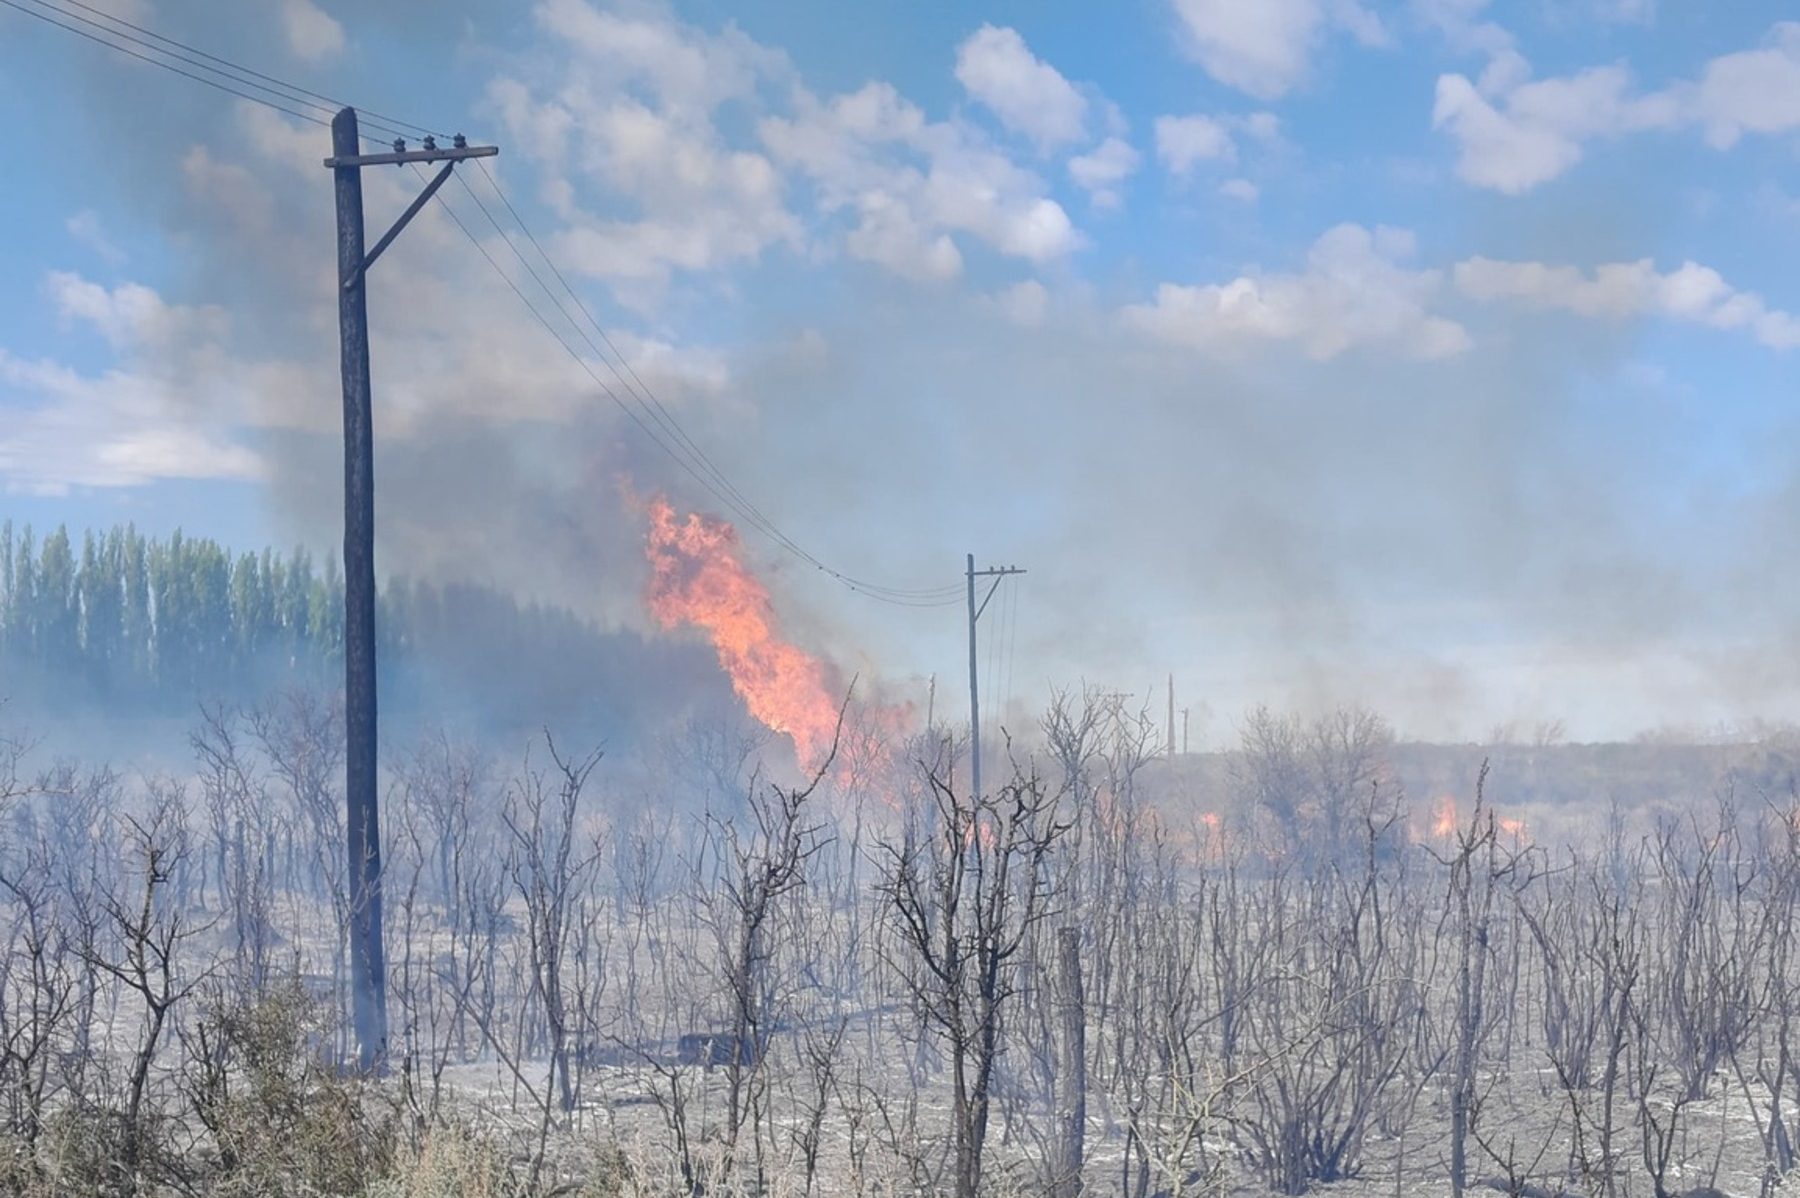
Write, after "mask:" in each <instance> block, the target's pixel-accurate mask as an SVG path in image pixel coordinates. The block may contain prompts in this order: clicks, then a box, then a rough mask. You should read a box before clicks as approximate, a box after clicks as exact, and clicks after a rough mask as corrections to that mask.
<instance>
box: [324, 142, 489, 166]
mask: <svg viewBox="0 0 1800 1198" xmlns="http://www.w3.org/2000/svg"><path fill="white" fill-rule="evenodd" d="M499 152H500V147H499V146H463V147H461V148H459V149H450V150H396V151H393V152H391V153H387V154H334V155H332V156H331V157H330V158H327V159H326V160H325V165H326V166H328V167H332V168H334V169H335V168H337V167H340V166H389V165H392V166H404V165H405V164H407V163H409V162H461V161H462V160H463V159H465V158H492V157H493V156H494V155H496V154H498V153H499Z"/></svg>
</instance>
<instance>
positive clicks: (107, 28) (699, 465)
mask: <svg viewBox="0 0 1800 1198" xmlns="http://www.w3.org/2000/svg"><path fill="white" fill-rule="evenodd" d="M26 3H30V4H32V5H35V7H26ZM26 3H21V2H20V0H0V5H5V6H6V7H8V8H11V9H13V10H15V11H17V12H21V13H24V14H25V15H26V16H30V17H35V18H37V19H38V20H40V21H43V22H45V23H46V24H49V25H53V26H55V27H56V28H59V29H62V30H64V31H66V32H69V33H73V34H75V35H76V36H78V37H82V38H85V39H87V40H88V41H91V42H95V43H97V44H99V45H102V46H105V47H107V48H108V49H110V50H114V51H117V52H118V53H121V54H125V55H128V56H130V57H131V58H134V59H136V60H138V61H140V62H144V63H148V64H149V65H151V66H155V67H160V68H162V69H163V70H166V71H169V72H171V73H173V74H176V75H180V76H182V77H183V78H186V79H190V80H193V81H194V82H196V83H201V84H204V85H205V86H207V87H211V88H214V89H215V90H218V91H221V92H224V93H227V94H229V95H232V96H235V97H237V98H239V99H243V100H248V101H250V102H252V103H255V104H260V105H262V106H263V107H265V108H270V109H273V110H274V111H276V112H280V113H283V114H284V115H287V116H291V117H294V118H295V119H297V120H302V121H308V122H311V123H313V124H316V125H322V126H329V124H330V121H329V120H328V119H326V117H324V116H321V115H318V114H319V113H326V114H334V113H335V111H336V110H337V109H338V108H342V107H348V105H346V104H345V103H344V102H343V101H341V100H338V99H335V98H333V97H331V96H328V95H325V94H324V93H321V92H316V91H312V90H311V89H308V88H304V87H300V86H299V85H297V84H293V83H289V82H287V81H285V80H282V79H279V78H277V77H275V76H273V75H268V74H265V73H264V72H261V71H257V70H253V69H252V68H249V67H246V66H243V65H242V64H239V63H236V62H234V61H232V60H230V59H228V58H223V57H221V56H219V55H216V54H212V53H209V52H207V51H205V50H201V49H199V48H198V47H195V46H192V45H189V44H188V43H186V42H183V41H179V40H177V39H175V38H170V37H167V36H165V35H163V34H160V33H157V32H155V31H154V30H151V29H147V28H145V27H144V26H142V25H137V24H133V23H132V22H130V21H127V20H125V19H124V18H122V17H115V16H113V15H111V14H109V13H106V12H104V11H102V10H100V9H98V8H95V7H93V6H91V5H89V4H87V3H84V2H83V0H60V3H53V2H52V0H26ZM61 3H66V4H68V5H70V6H72V7H73V8H76V9H80V10H82V11H83V12H87V13H91V14H94V16H95V17H99V18H101V19H102V20H104V21H106V22H110V24H102V23H101V21H100V20H94V19H91V18H89V17H85V16H82V15H81V14H80V13H79V12H74V11H70V10H69V9H68V8H63V7H60V4H61ZM59 18H60V19H59ZM70 22H74V23H70ZM83 26H86V28H83ZM115 26H117V27H115ZM126 31H130V32H126ZM134 34H136V35H142V36H134ZM133 46H136V47H138V49H133ZM214 64H216V65H214ZM184 68H192V69H191V70H190V69H184ZM245 89H249V90H245ZM257 92H261V93H264V94H262V95H258V94H255V93H257ZM305 109H312V110H314V111H311V112H309V111H304V110H305ZM358 111H359V115H367V116H370V117H374V118H375V119H374V120H371V121H370V122H369V124H370V125H371V126H373V127H376V128H381V129H384V130H386V131H388V132H390V133H394V134H395V135H397V136H404V134H403V133H402V128H404V129H411V130H415V131H418V132H420V133H425V134H432V131H431V130H430V129H428V128H427V127H426V126H423V125H419V124H416V123H413V122H411V121H403V120H399V119H398V118H390V117H383V116H381V115H380V114H379V113H373V112H368V113H365V112H364V111H363V110H358ZM365 140H367V141H370V142H375V141H377V139H375V138H367V137H365ZM478 165H479V163H478ZM414 170H415V172H416V171H417V167H416V166H415V168H414ZM482 174H483V177H484V178H486V179H487V181H488V185H489V187H491V188H492V189H493V191H494V194H495V195H496V196H498V197H499V199H500V201H501V203H502V204H503V205H504V206H505V208H506V210H507V212H508V213H509V214H510V215H511V217H512V219H513V221H514V222H515V223H516V224H517V225H518V227H519V229H520V231H521V232H523V233H524V235H525V237H526V239H527V240H528V241H529V242H530V243H531V246H532V248H533V249H534V250H535V251H536V252H537V255H538V257H539V258H540V259H542V261H543V262H544V264H545V266H546V267H547V268H548V269H549V271H550V273H551V275H552V276H553V277H554V278H555V279H556V281H557V283H558V284H559V285H560V286H561V288H562V290H563V292H564V293H565V294H566V295H568V297H569V299H570V301H571V302H572V303H573V305H574V307H575V309H576V310H577V311H579V312H580V313H581V315H582V316H583V317H584V318H585V319H586V322H587V324H588V325H589V326H591V327H592V328H593V330H594V332H595V333H597V334H598V335H599V338H600V341H599V342H598V343H596V341H595V340H594V338H593V337H591V336H589V335H588V334H587V332H586V330H585V329H584V328H583V326H582V324H581V322H580V321H578V320H576V319H575V317H574V315H572V314H571V313H570V311H569V309H568V307H566V306H565V305H564V304H563V302H562V300H560V299H559V298H558V297H557V294H556V292H555V291H554V290H552V289H551V287H550V286H549V284H548V283H546V282H545V281H544V279H543V277H542V276H541V275H539V273H538V271H537V269H536V268H535V267H534V266H533V265H532V264H531V262H530V260H529V259H528V258H526V256H525V254H524V253H523V252H522V251H521V250H520V249H519V247H518V245H517V244H515V243H514V241H513V239H512V237H511V235H510V234H508V233H507V231H506V230H505V229H504V228H503V227H502V226H501V225H500V223H499V221H498V220H497V219H496V218H495V217H494V214H493V213H492V212H491V211H490V210H489V209H488V207H487V205H486V204H485V203H483V202H482V200H481V197H480V196H478V195H477V194H476V193H475V191H474V189H472V188H470V187H469V185H468V183H467V182H466V181H465V180H463V178H462V177H461V176H460V175H459V176H457V181H458V183H460V184H461V185H462V187H463V189H464V191H465V192H466V193H467V194H468V195H469V198H470V199H472V200H473V201H474V202H475V204H476V206H477V207H478V208H479V209H480V211H481V213H482V215H483V216H484V217H486V219H487V221H488V223H489V224H490V225H492V226H493V227H494V229H495V231H496V232H497V233H499V234H500V237H501V240H502V241H503V242H504V243H505V245H506V246H507V248H508V249H509V250H510V251H511V252H512V254H513V256H514V257H515V258H517V259H518V261H519V263H520V264H521V265H522V266H524V267H525V269H526V271H527V273H529V274H530V276H531V278H532V280H533V282H535V283H536V284H537V286H538V287H539V289H541V290H542V291H543V292H544V294H545V296H547V297H548V298H549V299H550V301H551V302H552V303H553V304H554V305H555V306H556V309H557V312H558V313H559V314H560V315H561V316H562V318H563V320H565V321H566V322H567V323H568V325H569V327H570V328H572V329H573V330H574V332H575V334H576V335H577V336H578V337H580V338H581V340H582V341H584V342H585V343H586V344H587V346H588V348H589V349H590V350H592V351H593V355H594V356H595V357H597V358H599V359H600V361H602V362H603V363H605V364H606V367H607V369H608V370H609V371H610V372H611V373H612V375H613V377H614V378H615V379H616V380H617V381H618V383H619V386H620V388H621V389H623V390H624V391H625V393H626V394H627V395H629V396H630V397H631V399H632V401H634V403H635V405H636V407H634V406H633V404H631V403H627V402H626V401H625V400H623V399H621V398H620V396H619V394H618V392H617V391H615V390H614V389H613V387H612V386H610V385H609V384H608V383H607V382H606V380H605V379H603V378H601V377H600V375H599V374H598V373H596V372H595V370H594V369H593V367H592V365H591V364H590V363H589V361H588V359H587V358H586V357H584V356H583V355H582V354H581V353H580V351H579V350H577V349H576V347H575V346H574V345H572V344H570V342H569V340H568V339H567V338H566V337H565V336H563V334H562V333H561V332H559V331H558V330H557V329H556V328H555V327H554V325H553V323H552V322H551V321H550V320H549V319H548V318H547V317H546V316H545V314H544V313H543V311H542V310H541V309H540V308H539V307H538V306H537V305H536V304H534V303H533V302H532V301H531V299H530V298H529V297H528V296H527V295H526V294H525V292H524V291H523V290H522V289H521V288H520V286H519V284H518V283H517V282H516V281H514V279H513V278H512V277H511V276H510V275H508V274H507V272H506V271H505V270H504V269H503V268H502V267H501V266H500V264H499V263H498V262H497V261H496V260H495V259H494V257H493V256H492V255H491V254H490V253H489V252H488V250H487V247H486V246H484V245H483V244H482V243H481V240H480V239H479V238H478V237H476V236H475V234H474V233H473V232H472V231H471V230H470V229H469V228H468V226H467V224H466V223H465V222H464V221H463V219H462V218H461V217H460V216H459V215H458V214H457V213H456V211H455V209H454V208H452V207H451V206H450V203H449V201H448V199H447V198H446V197H445V196H444V195H443V194H442V193H441V192H440V193H439V194H438V195H437V196H436V199H437V200H438V202H439V203H440V204H442V205H443V208H444V211H445V213H446V214H447V215H448V216H449V217H450V219H451V221H452V223H454V224H455V225H456V227H457V229H458V230H459V231H460V232H461V233H462V234H463V236H464V237H465V238H467V239H468V240H469V241H470V243H471V244H473V245H474V246H475V247H476V249H477V251H478V252H479V253H480V254H481V257H482V258H483V260H485V261H486V262H487V264H488V266H489V267H490V268H491V269H492V270H493V271H494V272H495V273H496V274H498V275H499V276H500V278H501V280H502V281H503V282H504V283H506V285H507V287H508V288H509V289H510V290H511V291H512V292H513V294H514V295H515V296H517V297H518V299H519V301H520V302H521V303H522V304H524V306H525V308H526V311H527V312H529V313H530V314H531V316H532V318H533V319H535V320H536V321H537V322H538V324H540V325H541V326H543V328H544V330H545V331H546V332H548V333H549V334H550V335H551V336H552V337H553V338H554V339H555V340H556V342H557V343H558V344H559V345H561V346H562V348H563V350H564V352H566V353H567V354H568V355H569V356H570V357H571V358H572V359H574V361H575V362H576V364H577V365H579V366H580V367H581V368H582V370H583V371H584V372H585V373H586V374H587V375H588V377H589V378H591V379H592V380H593V382H594V384H595V385H596V386H598V387H599V388H600V390H601V391H602V393H603V394H605V395H606V396H607V398H608V399H610V400H611V401H612V402H613V403H614V404H615V405H617V406H618V407H619V409H620V410H621V411H623V412H624V413H625V414H626V415H627V416H628V417H629V418H630V419H631V420H632V421H633V422H634V423H635V424H636V425H637V426H638V427H639V428H640V429H641V430H642V431H643V432H644V433H645V435H646V436H648V437H649V438H650V439H651V440H652V441H653V442H654V443H655V444H656V445H657V446H658V448H660V449H662V450H663V452H665V453H667V454H668V455H669V456H670V457H671V458H672V459H673V460H674V461H675V462H676V463H677V464H678V465H680V466H681V467H682V468H683V469H684V470H685V471H686V472H687V473H688V474H689V475H691V476H692V477H693V478H694V480H695V481H696V482H698V483H699V484H700V485H701V486H702V487H703V488H704V489H705V490H706V491H707V492H708V493H710V494H711V495H713V496H714V498H716V499H717V500H718V501H719V502H720V503H722V504H723V505H725V506H726V507H727V508H728V509H729V510H730V511H731V512H732V513H733V514H735V515H736V516H738V517H739V518H740V519H742V520H743V521H744V522H746V523H748V524H749V525H750V526H751V527H753V528H755V529H756V530H757V531H759V532H761V533H762V534H763V535H764V536H766V537H768V538H769V539H770V540H771V541H773V542H774V543H775V544H776V545H777V546H778V547H779V548H782V549H784V550H786V551H787V552H789V553H791V554H793V555H794V556H795V557H797V558H799V559H800V560H802V561H804V562H806V563H808V564H809V565H812V566H813V567H815V568H816V569H818V570H819V571H820V572H822V573H824V574H826V575H827V576H829V577H831V578H833V579H834V580H836V581H837V582H839V583H841V584H842V585H843V586H845V587H846V588H848V589H849V590H851V591H853V592H855V593H858V594H861V595H864V596H866V597H868V598H872V599H877V600H880V601H881V602H885V603H891V604H895V605H898V606H909V607H937V606H949V605H950V604H953V603H955V602H957V599H956V595H957V593H958V592H959V590H960V588H959V587H957V586H955V585H946V586H942V587H930V588H920V589H906V588H899V587H889V586H884V585H881V584H878V583H873V582H869V581H868V580H866V579H861V578H857V577H855V576H854V575H850V574H846V573H844V572H842V571H839V570H837V569H835V568H833V567H832V566H829V565H827V564H826V563H825V562H824V561H822V560H820V559H819V558H818V557H816V556H815V555H813V554H812V553H810V552H808V551H807V550H806V549H805V548H804V547H803V546H801V545H800V544H799V543H798V542H796V541H794V540H793V538H792V537H790V536H789V535H788V534H787V533H786V532H784V531H783V530H782V529H781V527H780V526H779V525H777V524H776V523H775V522H774V521H773V520H772V519H770V518H769V517H768V516H767V515H765V514H764V513H763V512H762V510H761V509H760V508H758V507H757V506H756V504H755V503H754V502H752V501H751V500H750V499H749V498H748V497H747V496H745V495H744V493H743V492H742V491H741V490H739V489H738V487H737V486H736V485H735V484H734V483H733V482H732V481H731V479H730V478H729V477H728V476H727V475H726V474H725V472H724V471H723V470H722V469H720V468H719V466H718V465H717V463H715V462H714V461H713V460H712V458H711V457H710V456H708V455H707V453H706V451H705V450H704V449H703V448H701V446H700V445H699V443H698V442H696V441H695V440H694V438H693V437H692V436H690V435H689V434H688V432H687V430H686V429H685V428H684V427H683V426H682V424H681V422H680V421H679V420H678V419H677V418H676V417H675V415H674V413H673V412H671V411H670V410H669V409H668V407H667V406H666V405H665V404H664V403H663V402H662V401H661V400H660V399H659V398H658V397H657V396H656V394H655V392H654V391H652V390H651V388H650V387H649V386H648V385H647V384H646V383H645V382H644V381H643V379H642V378H641V377H640V376H639V375H638V373H637V371H636V370H635V369H634V368H633V367H632V365H631V363H630V360H629V359H628V358H627V357H626V356H625V355H624V353H622V352H621V351H620V350H619V348H618V346H617V345H616V344H615V343H614V341H613V340H612V338H611V336H610V335H609V334H608V333H607V331H606V329H605V327H604V326H602V325H601V324H600V322H599V321H598V320H597V319H596V318H595V317H594V314H593V312H592V311H591V309H589V307H588V305H587V304H586V303H585V302H583V301H582V299H581V297H580V296H579V295H578V294H577V293H576V291H575V290H574V288H573V287H572V286H571V285H570V283H569V281H568V278H567V276H565V275H564V273H563V272H562V270H561V269H560V268H558V267H557V265H556V262H555V260H554V259H552V258H551V257H550V255H549V254H548V252H547V251H545V249H544V247H543V244H542V243H541V242H540V241H539V240H538V238H537V236H536V235H535V234H534V233H533V232H532V231H531V228H530V226H529V225H527V224H526V222H525V220H524V218H523V217H522V215H521V214H520V213H519V211H518V209H517V208H516V207H515V206H514V205H513V203H512V201H511V199H510V198H509V197H508V196H507V195H506V193H505V191H504V190H502V189H501V187H500V185H499V182H498V181H497V180H496V179H495V178H494V177H493V176H492V175H491V174H489V173H488V172H487V171H486V169H485V167H484V168H482ZM601 344H604V346H605V347H606V350H605V351H603V350H602V349H601ZM606 351H610V353H611V356H610V357H609V356H608V353H607V352H606ZM615 358H616V359H617V363H616V364H615V362H614V360H613V359H615ZM653 426H654V427H653ZM658 429H660V430H661V432H660V433H659V431H658ZM671 442H673V444H671Z"/></svg>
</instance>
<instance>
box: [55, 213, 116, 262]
mask: <svg viewBox="0 0 1800 1198" xmlns="http://www.w3.org/2000/svg"><path fill="white" fill-rule="evenodd" d="M63 228H65V229H67V230H68V232H69V236H70V237H73V238H74V239H75V240H76V241H79V242H80V243H81V244H82V245H85V246H86V247H87V248H88V249H90V250H92V251H94V253H95V254H97V255H99V257H100V259H101V260H102V261H104V262H105V263H107V265H109V266H119V265H122V264H123V263H124V262H125V258H126V254H125V251H124V250H122V249H120V248H119V246H118V243H117V242H115V241H113V239H112V238H111V237H109V236H108V235H107V232H106V230H105V229H104V228H103V227H101V224H100V215H99V213H97V212H95V211H94V210H93V209H92V208H83V209H82V210H81V211H80V212H77V213H76V214H75V215H74V216H71V217H70V218H69V219H68V220H66V221H64V222H63Z"/></svg>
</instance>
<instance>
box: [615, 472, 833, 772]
mask: <svg viewBox="0 0 1800 1198" xmlns="http://www.w3.org/2000/svg"><path fill="white" fill-rule="evenodd" d="M646 510H647V512H648V514H649V517H650V531H649V533H648V534H647V535H646V537H645V539H644V553H645V556H646V557H648V558H649V561H650V585H649V589H648V590H647V592H646V593H645V597H644V601H645V604H646V605H647V606H648V607H649V609H650V614H651V615H652V616H654V617H656V620H657V622H658V623H660V624H661V625H662V626H663V627H664V628H676V627H679V626H680V625H683V624H691V625H693V626H694V627H696V628H700V629H703V630H704V631H705V632H706V635H707V637H708V638H709V639H711V641H712V645H713V650H714V651H715V652H716V653H717V654H718V657H719V666H720V668H721V669H723V670H724V671H725V673H726V675H727V676H728V677H729V678H730V679H731V689H732V690H734V691H736V692H737V694H738V697H739V698H741V699H742V700H743V701H744V706H745V707H747V708H749V710H750V714H751V715H753V716H755V717H756V718H757V719H758V720H760V721H761V722H762V723H763V724H764V725H766V726H767V727H768V728H769V729H771V730H772V731H775V732H779V733H782V734H784V735H786V736H787V737H788V738H789V739H790V740H792V741H793V742H794V753H795V755H796V756H797V757H798V758H799V759H800V761H801V763H802V764H803V765H807V764H811V763H814V762H817V761H818V760H819V758H820V757H821V756H823V755H824V753H825V752H826V751H827V750H828V749H829V748H830V747H831V737H832V733H833V731H834V730H835V729H836V727H837V714H838V713H837V705H836V704H835V703H833V702H832V699H831V691H830V688H829V687H828V686H827V673H828V671H827V668H826V666H825V663H823V662H822V661H820V660H819V659H818V658H816V657H813V656H812V655H811V654H809V653H807V652H806V651H805V650H803V649H801V648H799V647H798V646H796V645H793V644H790V643H789V642H787V641H784V640H782V639H781V638H780V637H779V636H777V635H776V629H775V613H774V609H773V607H772V606H771V605H770V603H769V592H768V588H766V587H764V586H763V584H762V583H760V582H758V581H757V580H756V579H755V578H754V577H752V576H751V574H750V571H749V570H748V569H747V568H746V567H745V565H744V563H743V561H742V560H741V559H740V546H739V541H738V535H737V530H736V529H734V528H733V527H732V526H731V525H730V524H729V523H727V522H726V521H724V520H716V519H713V518H711V517H707V516H702V515H700V514H699V513H696V512H691V513H689V514H688V515H687V517H686V518H685V519H684V518H681V517H678V516H676V514H675V509H674V508H673V507H671V506H670V505H669V501H668V500H667V499H665V498H663V497H662V496H660V495H658V496H656V497H655V498H653V499H651V500H650V501H649V503H648V504H647V505H646Z"/></svg>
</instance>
